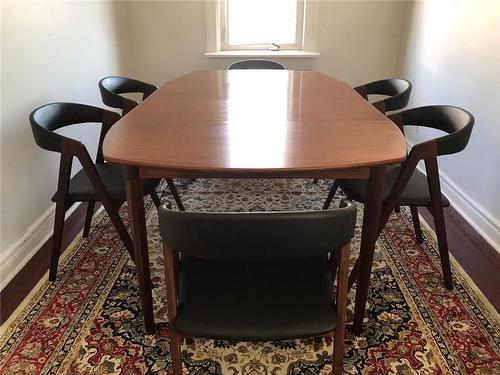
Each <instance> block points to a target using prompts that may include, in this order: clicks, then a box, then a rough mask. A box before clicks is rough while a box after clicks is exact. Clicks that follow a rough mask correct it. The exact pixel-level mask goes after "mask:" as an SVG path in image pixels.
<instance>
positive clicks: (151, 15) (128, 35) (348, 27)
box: [114, 1, 412, 84]
mask: <svg viewBox="0 0 500 375" xmlns="http://www.w3.org/2000/svg"><path fill="white" fill-rule="evenodd" d="M114 5H115V15H116V18H117V20H118V21H117V23H118V24H119V30H120V38H119V42H120V51H121V60H122V62H123V64H124V65H123V69H124V71H125V72H127V74H130V75H133V76H137V77H140V78H142V79H145V80H149V81H152V82H157V83H163V82H165V81H168V80H170V79H172V78H174V77H176V76H179V75H182V74H184V73H187V72H189V71H193V70H201V69H224V68H226V67H227V66H228V65H229V63H230V62H231V61H234V60H235V59H231V58H206V57H205V56H204V53H205V52H206V36H205V33H206V26H205V25H206V16H205V2H203V1H158V2H144V1H130V2H125V3H114ZM317 6H318V9H317V14H318V16H317V22H318V24H317V50H318V51H319V52H320V53H321V56H320V57H319V58H314V59H309V58H281V59H278V58H277V60H280V61H281V62H283V63H284V64H285V65H286V66H287V67H288V68H290V69H316V70H320V71H323V72H325V73H327V74H331V75H334V76H336V77H338V78H340V79H342V80H345V81H347V82H349V83H351V84H358V83H362V82H366V81H369V80H374V79H378V78H382V77H388V76H393V75H395V74H397V73H398V68H399V56H400V50H401V43H402V39H404V38H403V36H404V35H405V34H404V33H402V29H403V27H404V23H405V21H406V20H407V19H408V13H409V11H410V10H411V7H412V4H411V2H406V1H399V2H398V1H319V2H318V3H317Z"/></svg>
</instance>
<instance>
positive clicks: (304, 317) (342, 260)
mask: <svg viewBox="0 0 500 375" xmlns="http://www.w3.org/2000/svg"><path fill="white" fill-rule="evenodd" d="M158 218H159V223H160V233H161V236H162V239H163V242H164V259H165V280H166V283H167V305H168V318H169V335H170V339H171V349H172V367H173V373H174V374H175V375H181V374H182V358H181V344H182V340H183V338H184V337H204V338H212V339H225V340H235V341H237V340H240V341H241V340H245V341H268V340H284V339H295V338H305V337H312V336H318V335H328V336H331V335H334V336H335V340H334V351H333V352H334V361H333V362H334V363H333V373H334V374H335V375H337V374H341V372H342V358H343V355H344V335H345V309H346V301H347V282H348V270H349V243H350V240H351V238H352V236H353V235H354V227H355V224H356V207H355V205H354V204H352V203H347V204H346V205H342V207H341V208H339V209H336V210H331V211H330V210H328V211H303V212H246V213H240V212H238V213H234V212H233V213H206V212H205V213H200V212H175V211H171V210H169V209H167V208H166V207H165V206H162V207H160V209H159V211H158ZM337 275H338V278H337V277H336V276H337ZM336 278H337V288H336V293H334V287H333V285H334V281H335V279H336Z"/></svg>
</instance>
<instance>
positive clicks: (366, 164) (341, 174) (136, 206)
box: [103, 69, 406, 335]
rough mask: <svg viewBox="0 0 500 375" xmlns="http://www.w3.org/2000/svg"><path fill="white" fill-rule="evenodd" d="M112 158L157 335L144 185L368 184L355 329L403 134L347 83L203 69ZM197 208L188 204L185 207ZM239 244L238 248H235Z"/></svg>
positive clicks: (123, 127)
mask: <svg viewBox="0 0 500 375" xmlns="http://www.w3.org/2000/svg"><path fill="white" fill-rule="evenodd" d="M103 153H104V158H105V159H106V160H107V161H108V162H111V163H116V164H120V165H122V166H123V168H124V180H125V187H126V192H127V203H128V211H129V221H130V226H131V232H132V240H133V246H134V257H135V264H136V268H137V277H138V282H139V292H140V298H141V307H142V312H143V316H144V324H145V330H146V332H147V333H149V334H152V333H154V332H155V322H154V316H153V300H152V283H151V278H150V264H149V254H148V244H147V233H146V221H145V208H144V202H143V193H142V185H141V179H146V178H308V179H309V178H310V179H314V178H318V179H367V180H368V183H367V199H366V202H365V205H364V211H363V223H362V228H361V243H360V249H359V258H358V259H359V267H358V268H357V269H355V270H354V271H353V272H355V273H354V274H351V277H350V280H351V282H350V286H352V284H353V283H355V284H356V296H355V307H354V317H353V326H352V329H353V332H354V333H355V334H356V335H359V334H360V333H361V330H362V325H363V319H364V316H365V313H366V311H365V310H366V302H367V296H368V291H369V284H370V275H371V270H372V262H373V257H374V251H375V243H376V240H377V237H378V233H379V232H378V226H379V216H380V211H381V205H382V193H383V187H384V175H385V167H386V166H387V165H391V164H396V163H401V162H403V161H404V160H405V157H406V143H405V140H404V136H403V134H402V132H401V131H400V129H399V128H398V127H397V126H396V125H395V124H394V123H393V122H392V121H390V120H389V119H388V118H387V117H386V116H385V115H384V113H381V112H380V111H379V110H377V109H376V108H375V107H373V106H372V105H371V104H370V103H369V102H368V101H367V100H365V99H364V98H363V97H361V96H360V95H359V94H358V93H357V92H356V91H354V90H353V89H352V88H351V87H350V86H349V85H348V84H347V83H345V82H343V81H341V80H339V79H336V78H334V77H331V76H329V75H326V74H323V73H321V72H317V71H299V70H265V69H259V70H209V71H195V72H191V73H188V74H185V75H182V76H180V77H178V78H176V79H174V80H172V81H169V82H166V83H165V84H163V85H162V86H161V87H160V88H159V89H158V90H156V91H155V92H154V93H153V94H152V95H150V96H149V97H148V98H147V99H146V100H144V101H143V102H142V103H141V104H140V105H138V106H137V107H136V108H135V109H133V110H132V111H131V112H129V113H128V114H126V115H125V116H123V118H122V119H120V120H119V121H118V122H117V123H116V124H115V125H114V126H113V127H112V128H111V129H110V130H109V132H108V134H107V135H106V137H105V139H104V145H103ZM187 208H188V209H189V205H187ZM237 246H238V244H237V243H235V247H237Z"/></svg>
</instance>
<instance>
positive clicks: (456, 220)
mask: <svg viewBox="0 0 500 375" xmlns="http://www.w3.org/2000/svg"><path fill="white" fill-rule="evenodd" d="M419 213H420V215H421V216H422V217H423V218H424V220H425V221H426V222H427V223H428V224H429V226H430V227H431V228H432V229H434V220H433V219H432V215H431V213H430V212H429V211H428V210H427V209H425V208H419ZM444 216H445V220H446V234H447V235H448V248H449V251H450V253H451V254H452V255H453V257H454V258H455V259H456V260H457V261H458V263H460V265H461V266H462V268H463V269H464V270H465V272H467V274H468V275H469V276H470V278H471V279H472V280H474V282H475V283H476V285H477V286H478V288H479V289H480V290H481V291H482V292H483V293H484V295H485V296H486V298H487V299H488V300H489V301H490V302H491V304H492V305H493V307H495V309H496V310H497V311H500V291H499V285H500V253H499V252H497V251H496V250H495V249H494V248H493V247H492V246H491V245H490V244H489V243H488V242H487V241H486V240H485V239H484V238H483V237H481V235H479V233H478V232H476V230H475V229H474V228H473V227H472V226H471V225H470V224H469V223H468V222H467V221H466V220H465V219H464V218H463V217H462V216H461V215H460V214H459V213H458V212H457V211H456V210H455V209H454V208H453V207H448V208H445V209H444Z"/></svg>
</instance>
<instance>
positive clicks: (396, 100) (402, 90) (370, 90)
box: [354, 78, 413, 113]
mask: <svg viewBox="0 0 500 375" xmlns="http://www.w3.org/2000/svg"><path fill="white" fill-rule="evenodd" d="M412 87H413V86H412V84H411V82H410V81H408V80H406V79H402V78H389V79H382V80H379V81H374V82H370V83H365V84H364V85H361V86H357V87H355V88H354V90H355V91H356V92H357V93H358V94H359V95H361V96H362V97H363V98H365V99H366V100H369V96H370V95H383V96H385V98H383V99H380V100H378V101H375V102H372V103H371V104H372V105H373V106H374V107H375V108H377V109H378V110H379V111H380V112H382V113H386V112H390V111H399V110H401V109H403V108H405V107H406V106H407V105H408V101H409V100H410V95H411V90H412Z"/></svg>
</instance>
